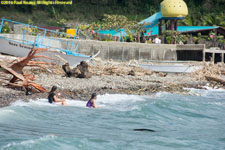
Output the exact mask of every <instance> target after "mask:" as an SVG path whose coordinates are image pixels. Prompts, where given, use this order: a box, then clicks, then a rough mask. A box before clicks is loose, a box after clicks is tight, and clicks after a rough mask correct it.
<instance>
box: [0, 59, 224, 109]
mask: <svg viewBox="0 0 225 150" xmlns="http://www.w3.org/2000/svg"><path fill="white" fill-rule="evenodd" d="M0 56H1V55H0ZM0 58H1V57H0ZM6 58H7V60H6V61H7V62H8V61H9V60H10V59H11V60H15V59H16V58H13V57H11V56H10V57H9V56H3V59H2V60H1V62H5V59H6ZM3 60H4V61H3ZM201 65H202V64H201V63H200V66H201ZM88 66H89V71H90V72H91V73H92V77H91V78H75V77H70V78H69V77H66V76H65V72H64V71H63V70H62V67H61V66H57V65H53V66H48V70H50V72H49V71H46V70H43V69H39V68H29V67H26V69H24V70H23V71H24V72H25V73H26V74H33V75H35V80H34V82H35V83H37V84H40V85H41V86H43V87H44V88H46V89H47V90H48V91H50V89H51V87H52V86H53V85H55V86H57V87H58V90H57V92H60V93H61V98H65V99H70V100H83V101H87V100H88V99H89V98H90V95H91V94H92V93H94V92H95V93H97V94H98V95H103V94H106V93H108V94H132V95H149V94H152V93H157V92H169V93H176V94H188V93H189V91H188V88H202V87H203V86H205V85H208V86H213V87H214V86H215V85H216V86H217V83H210V82H208V81H206V80H204V78H202V79H203V80H202V79H201V78H199V77H202V76H203V75H202V72H201V71H200V72H198V73H197V74H196V73H186V74H185V73H168V74H167V73H159V72H153V71H150V70H145V69H143V68H140V67H139V66H138V65H137V62H136V61H130V62H114V61H107V62H105V61H102V60H99V59H95V60H94V61H93V62H92V63H89V64H88ZM220 68H222V69H223V67H220ZM205 70H207V71H208V70H211V71H213V68H206V69H205ZM214 70H215V71H216V72H217V70H219V69H218V68H216V67H214ZM203 72H204V70H203ZM0 73H1V75H3V76H4V78H5V77H7V76H8V79H10V76H9V74H8V75H7V74H5V75H4V72H0ZM199 79H201V80H199ZM222 87H223V88H224V86H222ZM47 97H48V93H39V92H35V91H33V92H31V94H30V95H26V94H25V90H24V89H22V88H10V87H7V86H6V85H4V84H1V83H0V107H5V106H8V105H10V104H11V103H13V102H15V101H17V100H23V101H29V100H30V99H32V100H38V99H43V98H44V99H46V101H47Z"/></svg>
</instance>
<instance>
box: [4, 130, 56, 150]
mask: <svg viewBox="0 0 225 150" xmlns="http://www.w3.org/2000/svg"><path fill="white" fill-rule="evenodd" d="M56 138H57V136H55V135H52V134H51V135H46V136H44V137H40V138H39V139H34V140H26V141H21V142H12V143H9V144H7V145H6V146H3V148H2V150H5V149H10V148H12V147H17V146H25V147H30V148H31V147H32V146H35V145H36V144H38V143H40V142H43V141H51V140H55V139H56Z"/></svg>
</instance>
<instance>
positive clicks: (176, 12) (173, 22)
mask: <svg viewBox="0 0 225 150" xmlns="http://www.w3.org/2000/svg"><path fill="white" fill-rule="evenodd" d="M160 11H161V14H162V16H163V17H162V18H161V19H159V24H158V26H159V35H161V34H162V22H163V21H165V29H166V30H175V31H177V21H178V20H182V19H184V18H185V17H186V16H187V15H188V8H187V5H186V3H185V2H184V1H183V0H164V1H162V2H161V4H160Z"/></svg>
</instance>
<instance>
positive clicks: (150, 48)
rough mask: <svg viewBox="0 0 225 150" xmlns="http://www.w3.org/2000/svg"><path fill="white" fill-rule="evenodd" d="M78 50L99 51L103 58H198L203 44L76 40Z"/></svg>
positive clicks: (119, 59)
mask: <svg viewBox="0 0 225 150" xmlns="http://www.w3.org/2000/svg"><path fill="white" fill-rule="evenodd" d="M76 42H77V43H79V48H78V52H79V53H83V54H87V55H93V54H94V53H96V52H97V51H98V50H100V51H101V53H100V55H99V57H100V58H102V59H103V60H109V59H113V60H117V61H129V60H133V59H135V60H141V59H142V60H143V59H144V60H199V59H202V52H203V50H204V47H205V46H204V45H176V44H144V43H127V42H102V41H87V40H78V41H76Z"/></svg>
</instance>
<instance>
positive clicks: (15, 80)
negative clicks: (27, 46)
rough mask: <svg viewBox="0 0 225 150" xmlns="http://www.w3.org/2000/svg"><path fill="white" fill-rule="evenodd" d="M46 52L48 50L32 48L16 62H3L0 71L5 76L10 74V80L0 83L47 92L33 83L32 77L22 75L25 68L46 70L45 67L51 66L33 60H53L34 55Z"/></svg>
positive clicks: (30, 75)
mask: <svg viewBox="0 0 225 150" xmlns="http://www.w3.org/2000/svg"><path fill="white" fill-rule="evenodd" d="M46 51H48V49H45V48H34V47H33V48H32V49H31V50H30V52H29V53H28V55H27V56H26V57H23V58H18V59H17V60H14V61H13V62H11V64H10V62H5V63H4V64H1V65H0V68H1V70H2V71H3V72H4V73H6V74H11V75H12V78H11V79H10V80H9V81H7V80H0V82H2V83H5V84H7V85H10V86H13V87H24V88H25V89H26V90H27V89H32V88H34V89H36V90H38V91H40V92H47V90H46V89H45V88H44V87H42V86H41V85H39V84H37V83H35V82H33V80H34V75H32V74H25V73H23V68H24V67H26V66H29V67H39V68H44V69H45V68H46V67H45V65H49V64H52V63H47V62H43V61H34V60H33V59H34V58H45V59H49V60H54V59H52V58H50V57H47V56H43V55H36V54H39V53H43V52H46Z"/></svg>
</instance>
